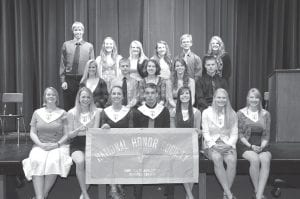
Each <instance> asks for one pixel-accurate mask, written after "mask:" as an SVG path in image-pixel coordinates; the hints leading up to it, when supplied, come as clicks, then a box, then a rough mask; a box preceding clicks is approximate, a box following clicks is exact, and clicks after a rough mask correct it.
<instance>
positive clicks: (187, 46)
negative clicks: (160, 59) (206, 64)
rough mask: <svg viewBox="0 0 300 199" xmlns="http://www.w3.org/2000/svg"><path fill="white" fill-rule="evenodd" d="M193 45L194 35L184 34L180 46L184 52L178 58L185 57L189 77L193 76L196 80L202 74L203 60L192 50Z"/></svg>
mask: <svg viewBox="0 0 300 199" xmlns="http://www.w3.org/2000/svg"><path fill="white" fill-rule="evenodd" d="M192 45H193V38H192V35H190V34H184V35H182V36H181V37H180V46H181V48H182V52H181V53H180V54H179V55H177V56H176V58H182V59H184V61H185V63H186V65H187V71H188V74H189V77H190V78H193V79H194V80H195V82H196V81H197V80H198V79H199V77H201V76H202V62H201V59H200V57H199V56H198V55H196V54H195V53H193V52H192V51H191V47H192ZM176 58H175V59H176Z"/></svg>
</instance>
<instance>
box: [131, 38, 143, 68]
mask: <svg viewBox="0 0 300 199" xmlns="http://www.w3.org/2000/svg"><path fill="white" fill-rule="evenodd" d="M132 44H135V45H137V47H138V48H139V49H140V54H139V58H138V62H139V64H141V63H142V62H143V61H144V60H145V59H148V57H147V56H146V55H145V53H144V50H143V45H142V43H141V42H139V41H137V40H133V41H132V42H131V43H130V46H129V60H132V58H133V57H132V52H131V46H132Z"/></svg>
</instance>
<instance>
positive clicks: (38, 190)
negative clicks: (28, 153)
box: [32, 176, 45, 199]
mask: <svg viewBox="0 0 300 199" xmlns="http://www.w3.org/2000/svg"><path fill="white" fill-rule="evenodd" d="M32 182H33V188H34V192H35V198H36V199H44V192H43V190H44V183H45V180H44V176H32Z"/></svg>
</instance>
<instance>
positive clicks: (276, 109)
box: [269, 69, 300, 142]
mask: <svg viewBox="0 0 300 199" xmlns="http://www.w3.org/2000/svg"><path fill="white" fill-rule="evenodd" d="M269 96H270V97H269V111H270V114H271V140H272V141H275V142H300V70H296V69H292V70H275V71H274V72H273V73H272V75H271V76H270V77H269Z"/></svg>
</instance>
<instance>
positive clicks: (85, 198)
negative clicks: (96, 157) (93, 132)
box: [68, 87, 101, 199]
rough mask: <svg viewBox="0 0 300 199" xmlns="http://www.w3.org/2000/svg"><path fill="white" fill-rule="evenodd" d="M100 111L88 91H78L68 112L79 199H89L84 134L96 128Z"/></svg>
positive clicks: (71, 151) (71, 152) (83, 88)
mask: <svg viewBox="0 0 300 199" xmlns="http://www.w3.org/2000/svg"><path fill="white" fill-rule="evenodd" d="M100 112H101V109H98V108H97V107H96V106H95V103H94V99H93V94H92V92H91V91H90V89H88V88H86V87H82V88H81V89H79V91H78V93H77V96H76V101H75V107H74V108H72V109H71V110H69V111H68V130H69V134H68V137H69V138H71V141H70V154H71V157H72V159H73V161H74V162H75V164H76V176H77V179H78V182H79V186H80V189H81V192H82V193H81V195H80V199H90V197H89V195H88V193H87V189H88V187H89V186H88V185H86V184H85V140H86V139H85V133H86V130H87V128H98V127H99V121H100Z"/></svg>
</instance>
